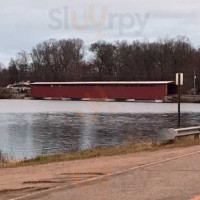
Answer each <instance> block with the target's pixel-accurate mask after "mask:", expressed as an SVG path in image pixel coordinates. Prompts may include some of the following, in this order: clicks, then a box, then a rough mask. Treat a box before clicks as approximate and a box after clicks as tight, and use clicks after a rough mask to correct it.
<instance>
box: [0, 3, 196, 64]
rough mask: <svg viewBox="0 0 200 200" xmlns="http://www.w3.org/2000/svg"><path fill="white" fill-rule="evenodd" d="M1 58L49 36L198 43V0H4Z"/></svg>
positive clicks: (0, 16)
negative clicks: (178, 39)
mask: <svg viewBox="0 0 200 200" xmlns="http://www.w3.org/2000/svg"><path fill="white" fill-rule="evenodd" d="M0 2H1V7H0V62H2V63H4V64H7V63H8V62H9V59H10V57H14V56H15V55H16V54H17V53H18V52H19V51H21V50H28V51H29V50H31V48H32V47H34V46H35V45H36V44H37V43H39V42H42V41H44V40H48V39H50V38H56V39H69V38H81V39H83V40H84V41H85V44H86V45H88V44H90V43H92V42H95V41H97V40H107V41H116V40H124V39H125V40H128V41H132V40H135V39H139V40H150V41H152V40H155V39H158V38H163V37H167V36H168V37H175V36H180V35H181V36H186V37H188V38H189V39H190V40H191V42H192V43H193V44H194V45H195V46H199V45H200V12H199V11H200V1H199V0H73V1H71V0H70V1H69V0H57V1H55V0H0Z"/></svg>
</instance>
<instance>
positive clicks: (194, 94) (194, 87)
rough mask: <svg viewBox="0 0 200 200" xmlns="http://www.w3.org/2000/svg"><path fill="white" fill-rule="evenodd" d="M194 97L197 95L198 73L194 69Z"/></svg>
mask: <svg viewBox="0 0 200 200" xmlns="http://www.w3.org/2000/svg"><path fill="white" fill-rule="evenodd" d="M194 95H196V71H195V69H194Z"/></svg>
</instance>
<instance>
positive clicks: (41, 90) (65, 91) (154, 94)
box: [31, 81, 176, 100]
mask: <svg viewBox="0 0 200 200" xmlns="http://www.w3.org/2000/svg"><path fill="white" fill-rule="evenodd" d="M175 93H176V85H175V84H174V82H173V81H145V82H37V83H32V84H31V96H32V97H33V98H40V99H45V98H48V99H49V98H50V99H64V98H67V99H80V100H81V99H88V100H101V99H104V100H106V99H115V100H164V99H165V97H166V96H167V95H169V94H175Z"/></svg>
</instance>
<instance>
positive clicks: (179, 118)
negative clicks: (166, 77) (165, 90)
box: [178, 73, 181, 128]
mask: <svg viewBox="0 0 200 200" xmlns="http://www.w3.org/2000/svg"><path fill="white" fill-rule="evenodd" d="M180 126H181V74H180V73H179V74H178V128H180Z"/></svg>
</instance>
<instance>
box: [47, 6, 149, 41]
mask: <svg viewBox="0 0 200 200" xmlns="http://www.w3.org/2000/svg"><path fill="white" fill-rule="evenodd" d="M150 16H151V15H150V13H138V12H133V13H128V12H127V13H116V12H110V11H109V8H108V7H107V6H105V5H103V6H95V5H89V6H88V7H85V8H81V9H80V8H76V9H75V8H70V7H67V6H66V7H64V8H60V9H53V10H50V12H49V19H50V24H49V28H50V29H51V30H61V29H62V30H63V29H64V30H75V31H79V32H80V31H90V30H91V31H95V33H96V34H97V37H100V38H99V39H101V37H103V35H104V33H106V32H108V31H114V33H115V35H116V34H117V35H118V36H130V35H131V36H134V35H136V36H139V35H141V34H143V32H144V29H145V27H146V26H147V23H148V21H149V19H150Z"/></svg>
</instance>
